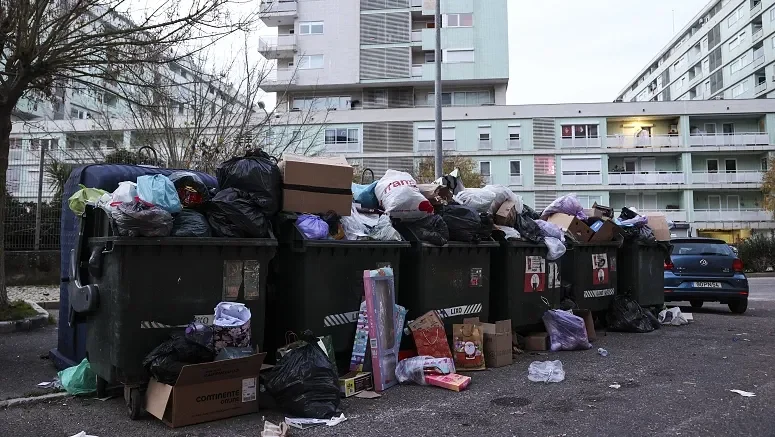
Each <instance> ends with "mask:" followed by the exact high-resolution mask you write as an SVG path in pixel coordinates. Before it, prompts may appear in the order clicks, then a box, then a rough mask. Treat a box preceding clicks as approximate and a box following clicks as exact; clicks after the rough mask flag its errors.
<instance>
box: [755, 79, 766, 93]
mask: <svg viewBox="0 0 775 437" xmlns="http://www.w3.org/2000/svg"><path fill="white" fill-rule="evenodd" d="M765 91H767V81H764V82H760V83H758V84H756V86H754V87H753V93H754V95H756V94H760V93H763V92H765Z"/></svg>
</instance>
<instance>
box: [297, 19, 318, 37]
mask: <svg viewBox="0 0 775 437" xmlns="http://www.w3.org/2000/svg"><path fill="white" fill-rule="evenodd" d="M299 34H300V35H322V34H323V22H322V21H302V22H301V23H299Z"/></svg>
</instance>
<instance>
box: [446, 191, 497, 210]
mask: <svg viewBox="0 0 775 437" xmlns="http://www.w3.org/2000/svg"><path fill="white" fill-rule="evenodd" d="M495 197H496V196H495V193H493V192H492V191H490V190H485V189H484V188H466V189H465V190H463V191H461V192H459V193H458V194H455V196H454V197H453V199H455V202H457V203H459V204H461V205H465V206H468V207H470V208H473V209H475V210H476V211H477V212H489V211H490V207H492V204H493V202H495Z"/></svg>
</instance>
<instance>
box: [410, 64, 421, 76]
mask: <svg viewBox="0 0 775 437" xmlns="http://www.w3.org/2000/svg"><path fill="white" fill-rule="evenodd" d="M412 77H422V64H414V65H412Z"/></svg>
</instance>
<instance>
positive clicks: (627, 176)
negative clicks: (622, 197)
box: [608, 171, 686, 185]
mask: <svg viewBox="0 0 775 437" xmlns="http://www.w3.org/2000/svg"><path fill="white" fill-rule="evenodd" d="M685 183H686V178H685V177H684V173H683V172H682V171H642V172H636V173H624V172H616V173H608V184H609V185H681V184H685Z"/></svg>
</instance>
